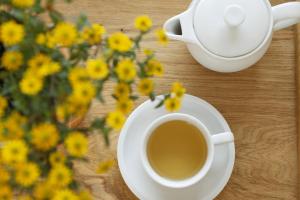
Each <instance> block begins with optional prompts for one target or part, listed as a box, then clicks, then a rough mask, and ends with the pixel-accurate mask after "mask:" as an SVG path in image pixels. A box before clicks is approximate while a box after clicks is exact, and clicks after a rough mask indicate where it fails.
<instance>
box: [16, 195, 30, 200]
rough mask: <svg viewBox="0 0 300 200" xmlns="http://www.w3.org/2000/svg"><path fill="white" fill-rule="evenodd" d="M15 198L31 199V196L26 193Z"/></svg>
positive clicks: (20, 199) (21, 199)
mask: <svg viewBox="0 0 300 200" xmlns="http://www.w3.org/2000/svg"><path fill="white" fill-rule="evenodd" d="M17 200H32V198H31V197H30V196H29V195H28V194H27V195H24V194H22V196H20V197H18V199H17Z"/></svg>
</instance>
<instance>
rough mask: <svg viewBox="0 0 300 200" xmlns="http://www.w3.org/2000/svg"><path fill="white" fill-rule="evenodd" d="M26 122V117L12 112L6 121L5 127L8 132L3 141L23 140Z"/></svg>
mask: <svg viewBox="0 0 300 200" xmlns="http://www.w3.org/2000/svg"><path fill="white" fill-rule="evenodd" d="M26 122H27V119H26V117H24V116H22V115H21V114H20V113H18V112H16V111H14V112H12V113H11V114H10V115H9V117H8V118H7V119H6V121H4V124H3V126H4V128H5V129H6V131H7V132H6V134H3V136H2V137H3V139H21V138H22V137H23V135H24V130H23V126H24V125H25V124H26Z"/></svg>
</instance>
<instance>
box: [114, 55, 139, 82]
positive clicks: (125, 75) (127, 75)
mask: <svg viewBox="0 0 300 200" xmlns="http://www.w3.org/2000/svg"><path fill="white" fill-rule="evenodd" d="M116 73H117V75H118V77H119V79H120V80H121V81H132V80H133V79H134V78H135V76H136V69H135V65H134V63H133V62H132V60H130V59H124V60H121V61H120V62H119V63H118V65H117V67H116Z"/></svg>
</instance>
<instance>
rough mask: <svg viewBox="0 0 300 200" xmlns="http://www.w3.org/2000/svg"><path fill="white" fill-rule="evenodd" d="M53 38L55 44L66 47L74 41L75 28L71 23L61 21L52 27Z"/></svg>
mask: <svg viewBox="0 0 300 200" xmlns="http://www.w3.org/2000/svg"><path fill="white" fill-rule="evenodd" d="M53 38H54V40H55V41H56V44H58V45H63V46H67V47H68V46H71V45H72V44H74V43H75V42H76V39H77V30H76V28H75V26H74V25H73V24H71V23H67V22H61V23H59V24H58V25H57V26H56V27H55V28H54V30H53Z"/></svg>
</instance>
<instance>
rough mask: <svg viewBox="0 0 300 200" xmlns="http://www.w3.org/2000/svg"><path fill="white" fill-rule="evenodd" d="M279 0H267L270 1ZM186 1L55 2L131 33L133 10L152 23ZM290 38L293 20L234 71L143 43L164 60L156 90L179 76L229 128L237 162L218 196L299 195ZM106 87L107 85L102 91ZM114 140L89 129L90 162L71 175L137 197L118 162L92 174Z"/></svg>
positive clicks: (112, 153)
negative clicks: (255, 59)
mask: <svg viewBox="0 0 300 200" xmlns="http://www.w3.org/2000/svg"><path fill="white" fill-rule="evenodd" d="M283 2H285V1H283V0H272V4H273V5H276V4H278V3H283ZM189 3H190V0H151V1H149V0H130V1H128V0H102V1H95V0H77V1H74V3H73V4H72V5H70V6H69V7H66V6H65V5H60V9H62V10H64V13H65V14H67V15H68V16H69V17H70V18H72V16H74V15H78V14H79V13H80V12H85V13H87V14H88V16H89V18H90V19H91V21H92V22H100V23H102V24H104V25H105V26H106V27H107V29H108V31H109V32H110V33H111V32H114V31H118V30H120V29H122V30H124V31H125V32H127V33H131V32H133V20H134V18H135V16H137V15H141V14H147V15H149V16H151V17H152V19H153V21H154V25H155V28H157V27H159V26H161V25H162V24H163V23H164V21H165V20H166V19H168V18H169V17H172V16H174V15H175V14H178V13H180V12H182V11H183V10H185V9H186V7H187V6H188V4H189ZM299 35H300V34H299ZM296 38H297V35H296V28H295V27H291V28H289V29H285V30H282V31H279V32H276V33H275V34H274V39H273V42H272V45H271V48H270V49H269V51H268V52H267V54H266V55H265V56H264V57H263V59H262V60H261V61H259V63H257V64H256V65H255V66H253V67H251V68H250V69H247V70H245V71H242V72H238V73H233V74H220V73H216V72H213V71H209V70H207V69H205V68H203V67H201V66H200V65H199V64H198V63H196V61H195V60H193V58H192V57H191V55H190V54H189V52H188V51H187V49H186V47H185V45H184V44H183V43H181V42H176V41H172V42H170V44H169V46H168V47H159V46H158V45H156V42H155V39H154V37H153V35H152V36H151V37H148V38H147V41H146V42H145V43H144V44H145V45H146V46H148V47H152V48H155V49H156V50H157V52H158V57H159V59H160V60H161V61H162V62H163V63H164V64H165V66H166V75H165V77H164V78H161V79H159V80H158V84H157V85H158V88H157V89H158V91H159V92H160V93H163V92H166V91H167V90H168V89H169V87H170V84H171V83H172V82H173V81H175V80H179V81H182V82H183V83H184V85H185V86H186V88H187V91H188V93H190V94H192V95H195V96H198V97H201V98H203V99H205V100H207V101H208V102H210V103H211V104H213V105H214V106H215V107H216V108H217V109H218V110H219V111H220V112H221V113H222V114H223V115H224V117H225V118H226V119H227V120H228V122H229V124H230V126H231V128H232V130H233V132H234V135H235V144H236V162H235V168H234V171H233V174H232V177H231V179H230V181H229V183H228V185H227V186H226V188H225V189H224V191H223V192H222V193H221V194H220V195H219V196H218V197H217V199H220V200H221V199H222V200H241V199H243V200H248V199H249V200H253V199H257V200H275V199H276V200H278V199H285V200H296V199H297V195H298V194H297V193H298V191H300V189H299V187H298V173H299V167H298V164H297V163H298V161H297V116H299V115H298V113H299V112H297V111H296V108H297V104H296V102H297V99H296V98H297V95H296V91H297V90H296V88H297V87H296V83H297V84H298V85H299V86H300V84H299V82H297V80H298V79H297V78H296V76H295V74H296V73H295V72H297V71H299V68H298V67H297V66H298V65H297V63H296V57H297V56H296V55H299V53H298V54H296V49H297V43H296ZM299 38H300V37H299ZM299 41H300V40H299ZM299 44H300V43H299ZM299 50H300V49H299ZM299 73H300V71H299ZM109 91H111V90H110V88H109V87H108V88H107V90H106V94H107V96H108V94H109ZM143 100H144V99H142V100H140V101H139V103H141V102H142V101H143ZM298 102H299V101H298ZM112 107H113V103H110V102H108V103H107V104H106V105H105V106H102V105H100V104H98V103H95V104H94V105H93V107H92V109H91V111H90V113H89V114H88V116H87V117H86V119H85V120H84V122H83V125H85V124H87V123H89V121H90V120H91V119H92V118H93V117H95V116H97V115H99V114H102V113H104V112H106V111H107V110H109V109H112ZM117 139H118V134H117V133H115V134H112V135H111V140H112V145H111V146H110V147H109V148H106V147H105V146H104V145H103V139H102V137H101V136H100V135H96V134H95V135H93V136H92V137H91V140H90V152H89V155H88V156H89V158H90V159H91V162H90V163H88V164H80V163H78V164H77V165H76V176H77V177H79V178H80V179H81V181H82V183H83V184H84V185H86V186H87V187H89V188H90V189H91V190H92V192H93V195H94V197H95V199H99V200H110V199H112V200H132V199H136V197H135V196H134V195H133V194H132V193H131V192H130V190H129V189H128V188H127V186H126V185H125V183H124V182H123V180H122V177H121V175H120V173H119V171H118V167H117V166H116V167H115V168H114V169H113V170H112V171H111V172H109V173H108V174H106V175H97V174H96V173H95V170H96V167H97V163H98V162H99V161H101V160H105V159H107V158H111V157H114V158H115V157H116V143H117Z"/></svg>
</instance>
